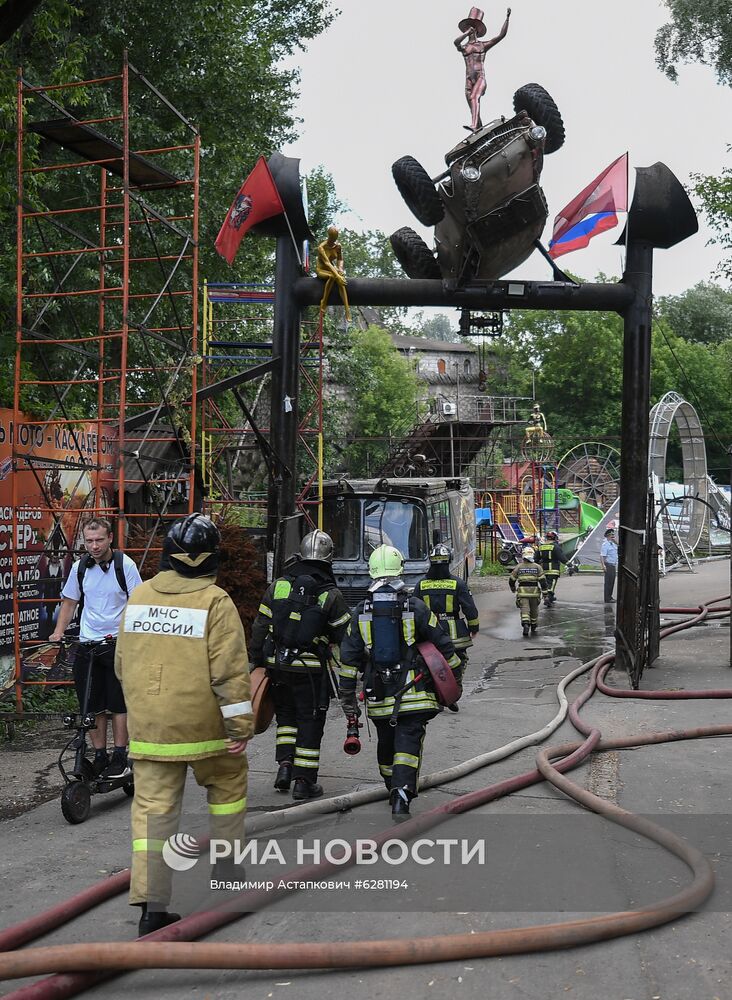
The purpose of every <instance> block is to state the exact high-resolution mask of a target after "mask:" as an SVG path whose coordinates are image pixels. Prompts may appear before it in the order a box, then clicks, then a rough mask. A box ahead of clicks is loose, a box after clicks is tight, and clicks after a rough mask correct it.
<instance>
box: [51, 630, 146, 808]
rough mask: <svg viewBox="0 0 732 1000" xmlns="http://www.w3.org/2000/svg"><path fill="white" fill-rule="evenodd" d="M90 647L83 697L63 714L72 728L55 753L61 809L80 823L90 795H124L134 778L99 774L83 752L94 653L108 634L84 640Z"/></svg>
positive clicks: (90, 720) (91, 725)
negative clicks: (72, 732)
mask: <svg viewBox="0 0 732 1000" xmlns="http://www.w3.org/2000/svg"><path fill="white" fill-rule="evenodd" d="M88 645H89V647H90V651H89V652H90V663H89V670H88V672H87V676H86V684H85V686H84V697H83V698H82V702H81V712H80V713H79V715H77V714H76V713H69V714H68V715H65V716H64V719H63V724H64V726H65V727H66V728H67V729H75V730H76V735H75V736H72V737H71V739H70V740H69V742H68V743H67V744H66V745H65V746H64V748H63V750H62V751H61V753H60V754H59V758H58V768H59V771H60V772H61V776H62V777H63V779H64V782H65V786H64V789H63V791H62V792H61V812H62V813H63V816H64V819H65V820H67V821H68V822H69V823H73V824H76V823H83V822H84V821H85V820H86V819H88V818H89V813H90V811H91V797H92V795H105V794H106V793H107V792H114V791H116V790H117V789H118V788H121V789H122V791H123V792H124V793H125V795H129V796H132V795H134V794H135V784H134V778H133V776H132V775H131V774H126V775H125V776H124V777H119V778H102V777H101V776H100V775H98V774H96V773H95V771H94V765H93V764H92V762H91V761H90V760H89V758H88V757H87V755H86V750H87V737H86V734H87V733H88V732H89V730H90V729H95V728H96V725H97V720H96V716H95V715H94V713H93V712H90V711H89V699H90V695H91V682H92V672H93V670H94V665H95V661H96V659H97V657H98V656H100V655H101V654H102V653H103V652H105V651H106V650H108V649H109V648H110V647H111V646H113V645H114V637H113V636H111V635H108V636H106V638H104V639H100V640H99V642H93V643H89V644H88Z"/></svg>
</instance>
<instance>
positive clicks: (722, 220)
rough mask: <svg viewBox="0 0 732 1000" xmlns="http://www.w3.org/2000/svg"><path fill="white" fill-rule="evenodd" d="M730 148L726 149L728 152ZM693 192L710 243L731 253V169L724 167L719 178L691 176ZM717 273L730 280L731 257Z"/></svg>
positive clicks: (725, 260) (731, 269)
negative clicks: (696, 198)
mask: <svg viewBox="0 0 732 1000" xmlns="http://www.w3.org/2000/svg"><path fill="white" fill-rule="evenodd" d="M730 149H732V147H728V151H729V150H730ZM692 180H693V182H694V192H695V194H696V195H697V197H698V198H699V200H700V202H701V207H702V211H703V212H704V214H705V215H706V217H707V220H708V222H709V225H710V227H711V228H712V230H713V232H714V235H713V236H712V237H711V239H710V241H709V242H710V243H714V244H716V245H717V246H720V247H722V249H724V250H730V251H732V169H731V168H730V167H725V169H724V170H723V171H722V173H721V174H720V175H719V177H713V176H705V175H704V174H692ZM719 273H720V274H721V275H724V276H725V277H727V278H732V257H726V258H725V259H724V260H722V262H721V263H720V265H719Z"/></svg>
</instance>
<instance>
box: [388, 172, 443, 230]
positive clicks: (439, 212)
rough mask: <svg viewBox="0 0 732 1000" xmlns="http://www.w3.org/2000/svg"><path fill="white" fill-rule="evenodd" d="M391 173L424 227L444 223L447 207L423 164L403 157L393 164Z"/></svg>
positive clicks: (411, 209) (408, 204)
mask: <svg viewBox="0 0 732 1000" xmlns="http://www.w3.org/2000/svg"><path fill="white" fill-rule="evenodd" d="M391 172H392V174H393V176H394V180H395V181H396V186H397V187H398V188H399V193H400V194H401V196H402V198H403V199H404V201H405V202H406V204H407V207H408V208H409V210H410V212H412V213H413V215H415V216H416V217H417V219H418V220H419V221H420V222H421V223H422V225H423V226H436V225H437V223H438V222H441V221H442V219H443V218H444V216H445V207H444V205H443V204H442V200H441V198H440V196H439V194H438V193H437V191H436V189H435V185H434V184H433V183H432V179H431V177H430V175H429V174H428V173H427V171H426V170H425V169H424V167H423V166H422V164H421V163H419V162H418V161H417V160H415V158H414V157H413V156H402V157H401V158H400V159H398V160H397V161H396V163H394V164H392V168H391Z"/></svg>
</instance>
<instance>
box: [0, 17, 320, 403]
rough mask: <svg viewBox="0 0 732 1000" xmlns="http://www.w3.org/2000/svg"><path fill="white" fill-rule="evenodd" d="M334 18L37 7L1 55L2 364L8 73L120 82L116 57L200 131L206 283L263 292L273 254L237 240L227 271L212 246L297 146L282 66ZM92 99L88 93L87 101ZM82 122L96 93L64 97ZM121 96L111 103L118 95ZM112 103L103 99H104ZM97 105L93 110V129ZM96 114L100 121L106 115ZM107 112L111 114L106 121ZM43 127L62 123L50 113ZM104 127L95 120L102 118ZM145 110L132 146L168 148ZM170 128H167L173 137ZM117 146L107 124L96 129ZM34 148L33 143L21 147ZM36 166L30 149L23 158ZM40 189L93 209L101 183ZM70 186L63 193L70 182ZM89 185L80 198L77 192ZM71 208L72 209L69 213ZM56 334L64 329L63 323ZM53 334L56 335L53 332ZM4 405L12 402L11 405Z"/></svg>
mask: <svg viewBox="0 0 732 1000" xmlns="http://www.w3.org/2000/svg"><path fill="white" fill-rule="evenodd" d="M333 16H334V14H333V10H332V6H331V0H300V2H299V3H297V4H287V3H283V2H282V0H219V2H217V3H210V2H198V0H180V2H179V3H177V4H176V6H175V15H174V17H164V16H161V7H160V3H159V2H158V0H127V2H126V3H124V4H116V5H111V4H106V3H98V2H96V0H44V3H42V4H41V5H40V6H39V7H38V8H37V9H36V10H35V11H34V12H33V14H32V15H31V16H30V17H28V18H27V20H26V21H25V22H24V23H23V24H22V26H21V28H20V29H19V30H18V31H16V33H15V34H14V35H13V37H12V38H11V40H10V41H9V42H8V43H7V44H6V45H5V46H3V48H2V49H0V234H1V235H0V255H1V259H2V263H1V264H0V318H1V319H2V320H3V322H2V333H3V337H4V338H5V339H4V342H3V344H2V345H0V348H1V349H2V352H3V355H5V354H6V353H7V352H8V349H9V344H8V340H7V338H8V336H9V335H8V331H11V330H12V329H13V326H14V321H13V312H14V298H15V253H14V248H15V234H14V229H15V218H14V215H15V201H16V193H15V192H16V175H15V68H16V67H17V66H19V65H22V66H23V72H24V76H25V77H26V79H27V80H29V81H30V82H31V83H36V84H37V83H43V84H48V83H57V82H67V81H71V80H74V79H83V78H94V77H100V76H106V75H109V74H113V73H116V72H119V69H120V66H121V59H122V52H123V50H124V49H127V50H128V51H129V54H130V60H131V61H132V62H133V63H134V65H135V66H136V67H137V69H139V70H140V71H141V72H142V73H143V74H144V75H145V76H146V77H147V78H148V79H149V80H151V81H152V82H153V83H154V84H155V86H156V87H157V88H158V89H159V90H160V91H161V92H162V93H163V94H164V95H165V96H166V97H167V98H168V99H169V100H170V101H171V102H172V103H173V104H174V105H176V106H177V107H178V108H179V109H180V110H181V111H182V112H183V113H184V114H185V115H186V116H187V117H188V118H189V119H190V120H191V121H193V122H195V123H196V124H197V125H198V126H199V127H200V129H201V134H202V152H201V186H200V222H201V225H200V247H201V254H200V275H201V276H203V277H207V278H208V279H209V280H213V281H222V280H223V281H226V280H229V281H230V280H259V281H261V280H267V279H268V278H269V277H271V275H272V270H273V269H272V264H273V256H272V243H271V241H268V240H262V239H252V240H244V242H243V244H242V247H241V250H240V252H239V255H238V257H237V260H236V263H235V265H234V267H233V268H229V267H228V266H227V265H226V264H225V262H224V261H223V260H222V259H221V258H220V257H219V256H218V255H217V254H216V252H215V250H214V247H213V244H214V240H215V237H216V233H217V231H218V229H219V227H220V225H221V221H222V220H223V218H224V216H225V214H226V211H227V209H228V207H229V205H230V203H231V200H232V198H233V196H234V194H235V193H236V191H237V190H238V188H239V187H240V185H241V183H242V180H243V179H244V177H245V176H246V174H247V173H248V172H249V171H250V170H251V168H252V167H253V165H254V163H255V161H256V159H257V157H258V156H259V155H262V154H263V155H265V156H266V155H268V154H269V153H271V152H272V151H273V150H275V149H278V148H279V147H281V146H282V145H283V144H284V143H285V142H287V141H289V140H291V139H293V138H294V137H295V136H296V133H297V128H296V119H295V117H294V114H293V110H292V105H293V97H294V94H295V93H296V89H297V83H298V76H297V72H296V71H295V70H291V69H286V68H284V65H283V59H284V57H286V56H288V55H290V54H292V53H293V52H294V51H295V50H296V49H298V48H302V47H303V46H304V45H305V44H306V43H307V41H308V40H309V39H312V38H314V37H315V36H316V35H318V34H319V33H320V32H321V31H323V30H324V29H325V28H326V27H327V26H328V24H329V23H330V21H331V20H332V18H333ZM97 93H98V91H97V90H96V88H94V98H95V100H97V97H96V95H97ZM59 94H60V95H61V97H59V100H61V101H63V100H66V101H73V102H74V103H73V105H70V106H69V109H70V110H72V111H73V113H75V114H77V115H78V114H79V113H80V112H81V111H83V110H84V109H85V108H89V107H90V103H89V102H90V101H91V99H92V89H91V88H89V89H88V90H84V89H77V90H74V91H60V92H59ZM117 96H118V95H117ZM109 100H110V101H111V98H109ZM96 110H97V105H96V104H95V105H94V112H95V113H94V117H96ZM104 110H105V108H104V107H102V108H101V111H102V112H104ZM113 110H116V109H112V107H111V105H110V106H109V107H108V109H107V113H109V114H111V113H113ZM49 116H50V117H58V113H54V112H53V111H50V112H49ZM102 116H103V115H102ZM151 121H152V120H151V118H150V116H149V115H148V105H147V104H146V103H145V98H144V97H143V98H141V99H140V103H139V105H138V106H137V108H136V114H135V116H134V117H133V119H132V125H131V128H132V134H131V141H132V144H133V146H134V147H136V148H146V142H147V141H148V139H151V140H152V141H153V142H154V144H155V145H156V146H158V145H165V142H166V139H167V138H168V135H167V134H166V132H165V130H164V129H163V130H161V131H158V132H157V133H154V134H151V132H152V124H151ZM175 125H176V122H175V121H173V124H172V125H171V128H172V127H174V126H175ZM99 127H100V129H102V130H105V131H109V132H110V133H112V134H114V130H115V128H118V126H116V125H114V123H109V124H108V125H101V126H99ZM28 145H29V147H30V143H29V144H28ZM30 152H31V155H32V148H30ZM64 183H65V182H64V181H61V180H59V182H58V184H57V185H56V186H55V187H54V183H53V182H51V183H46V186H45V187H44V192H46V194H47V196H48V197H46V196H45V195H44V197H46V203H47V207H49V205H48V202H49V201H53V203H54V205H56V204H62V203H63V202H64V201H66V200H68V203H69V204H84V203H86V204H94V200H93V198H94V193H95V187H94V186H95V185H96V184H98V178H96V177H95V178H93V179H92V178H90V179H89V180H88V181H87V180H86V178H80V179H79V181H78V182H77V184H76V188H75V189H74V190H71V189H70V188H69V187H68V186H67V187H66V188H64V187H63V185H64ZM66 183H67V185H68V182H66ZM85 185H87V187H86V188H85ZM37 192H38V183H37V182H36V181H35V180H34V178H33V177H32V175H30V176H29V177H28V184H27V186H26V200H27V201H28V203H29V204H31V205H34V206H36V205H37V207H39V208H42V207H43V202H41V203H40V204H37V203H38V201H39V195H38V193H37ZM72 199H73V201H72ZM59 322H62V323H65V322H67V320H66V319H65V316H64V318H62V319H61V320H60V321H59ZM57 329H59V326H58V325H57ZM3 402H8V400H7V398H6V399H4V400H3Z"/></svg>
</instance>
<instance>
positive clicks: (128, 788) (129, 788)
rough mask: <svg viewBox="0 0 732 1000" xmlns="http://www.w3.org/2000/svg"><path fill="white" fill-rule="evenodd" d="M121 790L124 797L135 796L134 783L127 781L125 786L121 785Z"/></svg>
mask: <svg viewBox="0 0 732 1000" xmlns="http://www.w3.org/2000/svg"><path fill="white" fill-rule="evenodd" d="M122 789H123V791H124V793H125V795H129V797H130V798H132V796H133V795H134V794H135V782H134V781H128V782H127V784H126V785H122Z"/></svg>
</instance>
